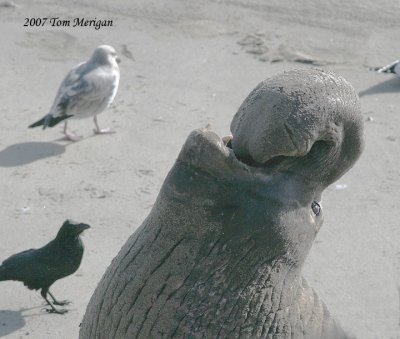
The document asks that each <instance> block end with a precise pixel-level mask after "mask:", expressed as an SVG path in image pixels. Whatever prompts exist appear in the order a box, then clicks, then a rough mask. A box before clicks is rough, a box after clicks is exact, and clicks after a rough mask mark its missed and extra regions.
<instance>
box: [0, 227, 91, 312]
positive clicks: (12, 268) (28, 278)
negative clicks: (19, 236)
mask: <svg viewBox="0 0 400 339" xmlns="http://www.w3.org/2000/svg"><path fill="white" fill-rule="evenodd" d="M88 228H90V226H89V225H87V224H83V223H76V222H73V221H72V220H66V221H65V222H64V223H63V224H62V226H61V228H60V230H59V231H58V233H57V236H56V237H55V239H54V240H52V241H50V242H49V243H48V244H47V245H45V246H43V247H41V248H39V249H30V250H26V251H23V252H20V253H17V254H14V255H12V256H11V257H9V258H8V259H6V260H4V261H3V263H2V265H1V266H0V281H4V280H16V281H21V282H23V283H24V285H25V286H27V287H28V288H29V289H31V290H39V289H41V292H40V294H41V296H42V297H43V298H44V300H46V302H47V304H48V305H49V306H50V307H51V308H50V309H47V311H48V312H50V313H58V314H63V313H65V312H67V310H65V309H56V308H55V307H54V305H67V304H69V302H68V301H66V300H64V301H58V300H56V299H55V297H54V296H53V295H52V294H51V293H50V291H49V288H50V286H51V285H52V284H53V283H54V282H55V281H56V280H58V279H61V278H64V277H66V276H68V275H70V274H72V273H74V272H75V271H76V270H77V269H78V268H79V265H80V264H81V260H82V256H83V250H84V246H83V243H82V241H81V239H80V237H79V236H80V234H81V233H82V232H83V231H84V230H86V229H88ZM47 295H50V297H51V298H52V299H53V304H54V305H53V304H52V303H51V302H50V301H49V299H48V298H47Z"/></svg>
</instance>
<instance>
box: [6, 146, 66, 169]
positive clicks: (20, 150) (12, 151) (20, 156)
mask: <svg viewBox="0 0 400 339" xmlns="http://www.w3.org/2000/svg"><path fill="white" fill-rule="evenodd" d="M64 152H65V146H63V145H60V144H56V143H54V142H22V143H19V144H14V145H10V146H7V147H6V148H4V149H3V150H1V151H0V167H15V166H21V165H26V164H29V163H31V162H34V161H36V160H40V159H44V158H48V157H53V156H56V155H59V154H62V153H64Z"/></svg>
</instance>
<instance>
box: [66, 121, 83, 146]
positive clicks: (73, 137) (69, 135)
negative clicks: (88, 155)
mask: <svg viewBox="0 0 400 339" xmlns="http://www.w3.org/2000/svg"><path fill="white" fill-rule="evenodd" d="M63 133H64V136H65V139H66V140H69V141H78V140H79V139H80V138H79V137H78V136H76V135H73V134H69V133H68V132H67V120H65V121H64V130H63Z"/></svg>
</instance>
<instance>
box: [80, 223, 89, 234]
mask: <svg viewBox="0 0 400 339" xmlns="http://www.w3.org/2000/svg"><path fill="white" fill-rule="evenodd" d="M79 228H80V231H81V232H83V231H84V230H87V229H88V228H90V226H89V225H88V224H79Z"/></svg>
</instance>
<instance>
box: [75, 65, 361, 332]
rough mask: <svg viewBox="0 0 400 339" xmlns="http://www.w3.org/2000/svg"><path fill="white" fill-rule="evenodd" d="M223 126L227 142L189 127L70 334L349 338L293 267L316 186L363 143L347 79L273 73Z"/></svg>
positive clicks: (307, 241)
mask: <svg viewBox="0 0 400 339" xmlns="http://www.w3.org/2000/svg"><path fill="white" fill-rule="evenodd" d="M231 131H232V135H233V137H232V140H230V141H229V142H228V143H227V144H226V143H225V142H224V141H223V140H222V139H221V138H220V137H219V136H217V135H216V134H215V133H213V132H211V131H208V130H195V131H193V132H192V133H191V134H190V135H189V137H188V139H187V140H186V142H185V144H184V146H183V148H182V150H181V152H180V154H179V156H178V159H177V160H176V162H175V164H174V166H173V167H172V169H171V171H170V172H169V174H168V176H167V178H166V179H165V182H164V184H163V186H162V188H161V191H160V193H159V195H158V197H157V200H156V202H155V205H154V207H153V209H152V211H151V213H150V214H149V215H148V217H147V218H146V220H145V221H144V222H143V224H142V225H141V227H140V228H139V229H138V230H137V231H136V232H135V233H134V234H133V235H132V236H131V237H130V238H129V239H128V241H127V242H126V244H125V245H124V246H123V248H122V249H121V251H120V252H119V254H118V255H117V257H116V258H114V260H113V261H112V263H111V265H110V266H109V268H108V269H107V271H106V273H105V274H104V276H103V278H102V280H101V281H100V283H99V285H98V286H97V288H96V290H95V292H94V294H93V296H92V298H91V300H90V302H89V305H88V307H87V310H86V314H85V316H84V319H83V321H82V324H81V329H80V338H82V339H87V338H171V337H173V338H296V339H297V338H312V339H314V338H324V339H325V338H328V339H329V338H332V339H333V338H335V339H336V338H347V336H346V334H345V333H344V332H343V330H342V329H341V328H340V325H339V324H338V323H337V322H336V321H335V320H334V319H333V318H332V316H331V315H330V313H329V312H328V310H327V308H326V306H325V305H324V303H323V302H322V301H321V300H320V299H319V298H318V296H317V294H316V293H315V292H314V291H313V289H312V288H311V287H309V286H308V285H307V283H306V281H305V280H304V278H302V276H301V269H302V267H303V264H304V261H305V259H306V257H307V254H308V252H309V250H310V248H311V246H312V244H313V241H314V239H315V237H316V234H317V232H318V230H319V228H320V227H321V225H322V219H323V213H322V209H321V207H320V205H319V201H320V199H321V193H322V190H323V189H324V188H325V187H326V186H327V185H329V184H330V183H332V182H333V181H335V180H337V179H338V178H339V177H340V176H341V175H343V173H345V172H346V171H347V170H348V169H349V168H350V167H351V166H352V165H353V164H354V163H355V161H356V160H357V159H358V157H359V156H360V154H361V152H362V148H363V122H362V118H361V113H360V106H359V102H358V97H357V95H356V93H355V91H354V89H353V88H352V86H351V85H350V84H349V83H348V82H346V81H345V80H344V79H343V78H341V77H338V76H336V75H334V74H332V73H328V72H324V71H321V70H313V69H311V70H310V69H308V70H293V71H290V72H286V73H283V74H280V75H277V76H275V77H272V78H270V79H268V80H266V81H264V82H262V83H260V84H259V85H258V86H257V87H256V88H255V89H254V90H253V91H252V92H251V93H250V95H249V96H248V97H247V98H246V100H245V101H244V103H243V104H242V105H241V107H240V108H239V111H238V112H237V114H236V115H235V117H234V119H233V121H232V125H231Z"/></svg>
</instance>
